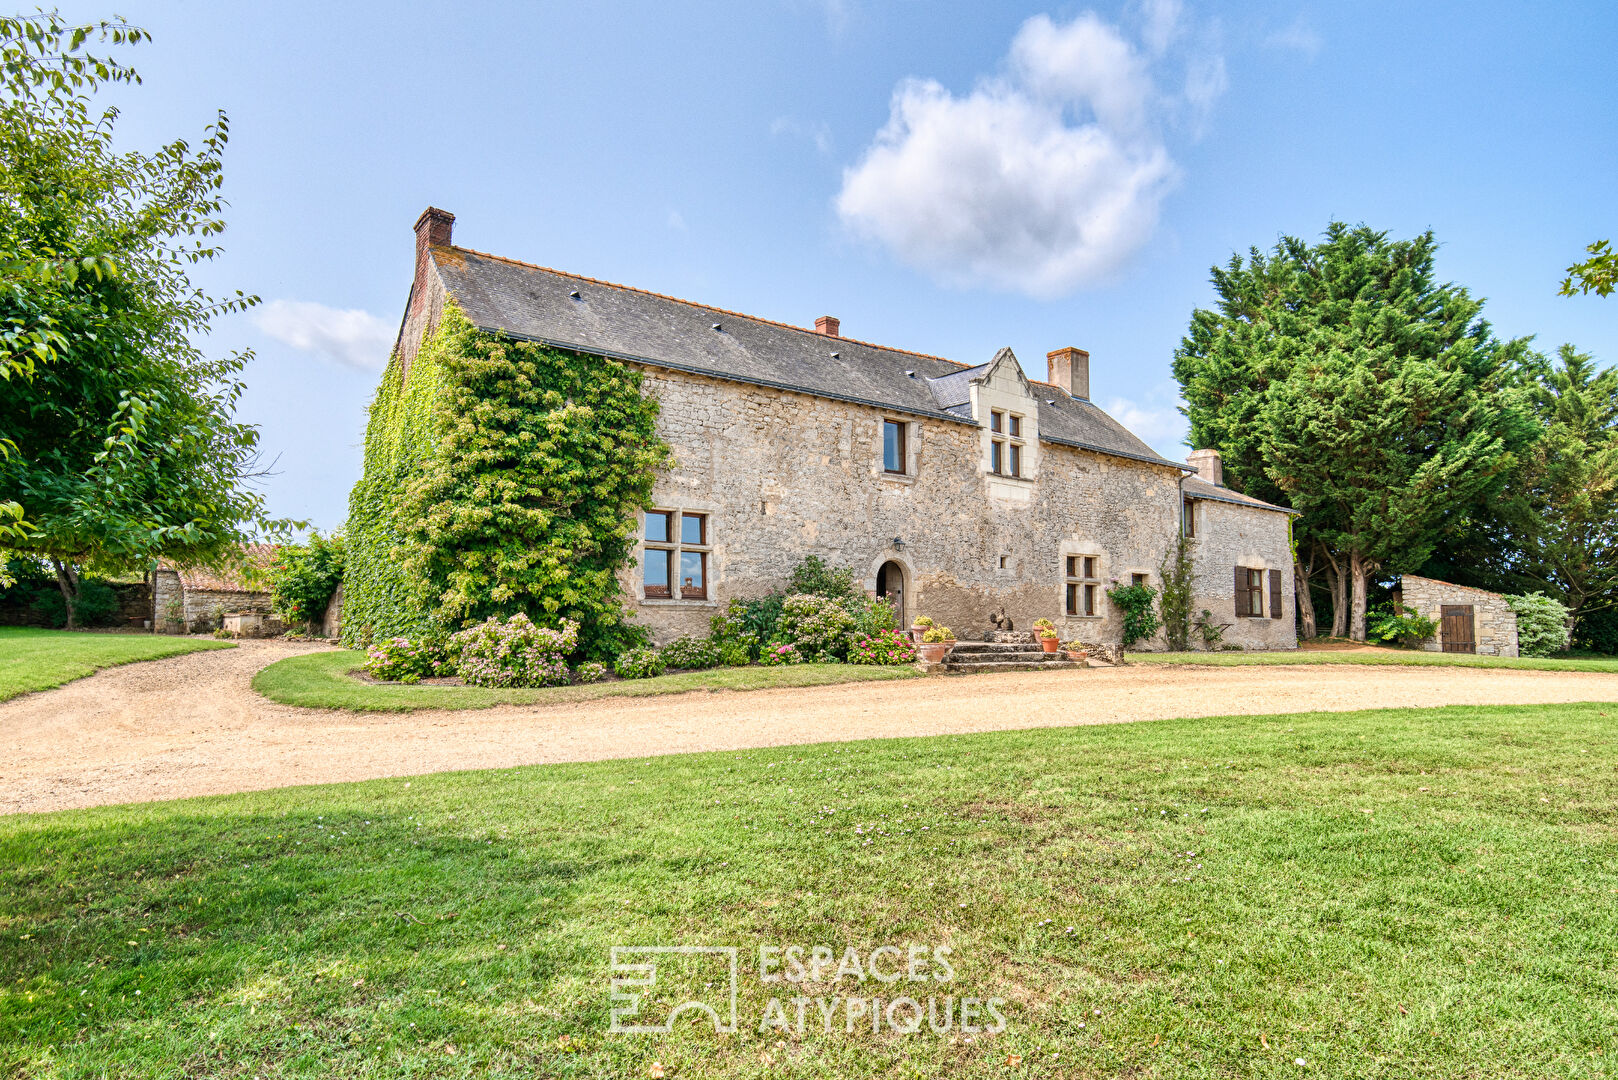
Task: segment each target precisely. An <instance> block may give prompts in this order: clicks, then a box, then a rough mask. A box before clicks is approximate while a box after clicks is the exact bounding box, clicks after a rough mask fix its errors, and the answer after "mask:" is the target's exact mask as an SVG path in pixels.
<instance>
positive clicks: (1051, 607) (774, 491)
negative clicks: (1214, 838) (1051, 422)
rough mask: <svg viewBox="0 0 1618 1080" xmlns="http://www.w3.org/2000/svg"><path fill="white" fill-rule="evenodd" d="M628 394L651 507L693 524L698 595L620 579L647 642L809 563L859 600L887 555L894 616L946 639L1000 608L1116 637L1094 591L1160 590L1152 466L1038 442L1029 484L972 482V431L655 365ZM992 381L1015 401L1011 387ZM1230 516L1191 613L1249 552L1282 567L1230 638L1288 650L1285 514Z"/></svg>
mask: <svg viewBox="0 0 1618 1080" xmlns="http://www.w3.org/2000/svg"><path fill="white" fill-rule="evenodd" d="M1008 378H1009V379H1011V380H1012V381H1013V382H1014V381H1015V379H1016V376H1015V373H1014V372H1010V373H1008ZM645 389H646V391H647V392H648V393H651V394H653V395H655V396H656V397H657V398H658V399H659V401H660V402H661V406H662V411H661V416H660V419H659V422H658V429H659V433H660V434H661V435H662V436H663V438H664V439H666V440H667V441H668V442H669V444H670V445H671V446H672V447H673V449H674V454H675V458H676V462H677V463H676V465H675V466H674V467H673V468H671V469H670V470H668V472H667V473H666V474H665V475H664V476H663V477H661V478H660V480H659V482H658V485H657V489H656V493H655V496H654V497H655V501H656V503H657V505H658V507H659V508H668V509H684V510H689V511H694V512H702V513H706V514H709V515H710V519H709V529H710V535H709V537H708V539H709V541H710V543H711V553H710V560H709V561H710V570H709V576H710V585H709V590H708V599H706V600H679V599H671V600H647V599H644V598H643V597H642V591H641V588H640V585H641V579H640V572H639V570H638V568H637V569H636V570H634V571H632V572H629V573H626V574H625V575H624V582H625V586H626V592H627V593H628V595H630V596H631V597H633V598H635V601H636V606H637V608H638V609H639V611H640V615H641V620H642V623H643V625H646V626H647V627H648V628H649V629H651V630H652V632H653V636H654V638H655V639H656V640H657V641H659V642H663V641H667V640H669V639H670V638H673V637H677V636H680V635H685V634H691V635H702V634H706V633H707V632H708V620H709V618H710V617H711V616H712V615H714V614H716V613H717V612H719V611H721V610H722V609H723V606H724V604H725V602H726V601H727V600H728V599H729V598H730V597H733V596H754V595H758V594H761V593H764V592H768V591H770V590H772V589H776V588H779V587H781V586H782V585H783V584H784V582H785V579H786V575H787V574H788V572H789V571H790V570H791V568H792V567H793V566H794V565H796V564H797V563H798V562H800V561H801V560H802V559H803V558H804V557H805V556H807V555H810V554H818V555H820V556H821V557H823V558H824V559H826V560H827V561H828V562H829V563H832V564H833V565H840V566H851V567H853V568H855V570H856V572H857V573H858V574H859V575H860V576H861V578H862V581H863V584H864V586H865V587H866V588H867V589H869V590H872V591H874V590H875V588H876V575H877V571H878V568H879V567H880V566H881V565H882V564H883V563H884V562H885V561H888V560H892V561H893V562H895V563H897V564H899V565H900V566H901V567H902V568H903V570H904V577H905V591H906V600H905V608H906V610H905V616H906V617H907V618H913V617H914V616H916V615H918V614H926V615H930V616H932V617H933V618H934V619H936V620H938V621H939V622H941V623H943V624H945V625H947V626H950V627H951V628H953V629H954V630H955V632H956V634H957V635H958V636H960V637H962V638H963V639H974V638H979V637H981V636H982V634H983V633H984V632H985V631H987V630H989V629H990V624H989V618H990V616H991V614H993V613H994V612H996V611H998V610H1000V609H1001V608H1002V607H1004V608H1005V610H1006V612H1007V613H1008V614H1009V615H1010V616H1011V618H1012V620H1013V621H1014V622H1015V624H1016V625H1017V626H1018V627H1019V628H1024V627H1027V626H1029V625H1030V624H1031V623H1032V622H1033V620H1034V619H1036V618H1040V617H1047V618H1051V619H1053V620H1054V621H1055V622H1056V623H1057V624H1058V626H1059V627H1061V628H1062V632H1063V636H1064V637H1077V638H1080V639H1082V640H1086V641H1095V642H1101V641H1115V640H1117V639H1118V637H1119V636H1120V628H1121V618H1120V616H1119V615H1118V614H1117V613H1116V612H1112V611H1109V610H1108V604H1107V602H1106V600H1105V596H1104V593H1105V589H1106V588H1108V587H1110V586H1111V585H1112V584H1113V583H1115V582H1122V583H1124V584H1128V582H1129V580H1130V575H1131V574H1132V573H1142V574H1145V575H1146V576H1147V580H1148V582H1149V583H1150V584H1152V585H1154V586H1156V585H1158V584H1160V582H1159V580H1158V567H1159V564H1160V562H1161V560H1162V558H1163V555H1164V553H1165V552H1166V551H1167V550H1168V549H1169V547H1170V545H1172V544H1173V542H1174V539H1175V536H1176V530H1177V529H1178V522H1179V503H1180V495H1179V483H1178V481H1179V476H1180V473H1179V472H1178V471H1177V470H1175V469H1172V468H1169V467H1167V466H1160V465H1153V464H1150V463H1144V462H1134V461H1131V460H1128V459H1123V458H1116V457H1111V456H1108V455H1104V454H1098V453H1094V452H1090V451H1085V450H1078V449H1073V448H1069V447H1064V446H1057V445H1053V444H1049V443H1045V444H1038V445H1037V449H1035V450H1034V451H1033V452H1032V453H1030V454H1029V455H1028V457H1027V459H1026V464H1025V472H1027V473H1028V474H1029V475H1028V477H1027V478H1025V479H1022V480H1013V479H1010V478H1005V477H995V476H992V475H990V474H989V470H988V460H987V448H986V441H985V440H984V438H983V435H982V431H981V429H980V428H978V427H975V426H973V425H971V424H966V423H951V422H949V421H944V420H934V419H929V418H915V417H902V416H897V415H896V414H889V413H885V412H884V411H883V410H881V409H877V408H874V407H866V406H860V405H855V404H850V403H844V402H836V401H827V400H823V399H819V398H814V397H810V396H807V395H802V394H796V393H792V392H788V391H780V390H774V389H770V388H766V387H752V386H745V385H738V384H734V383H726V382H722V381H720V380H716V379H708V378H704V377H699V376H689V375H684V374H671V373H667V372H660V371H657V370H652V371H649V372H648V373H647V377H646V383H645ZM991 389H993V390H994V391H995V392H996V393H997V394H1001V393H1005V394H1015V393H1022V394H1024V395H1025V396H1026V395H1027V393H1028V391H1027V389H1026V384H1025V385H1024V388H1023V389H1022V390H1020V391H1018V390H1015V389H1014V388H1013V387H1010V386H995V387H992V388H991ZM1044 392H1046V393H1049V392H1050V391H1049V389H1048V388H1044ZM998 404H999V399H998V398H997V407H998ZM1030 411H1032V409H1031V410H1030ZM888 416H891V417H893V418H898V419H903V420H905V421H906V422H907V423H909V425H910V427H909V442H910V457H911V463H912V471H911V474H910V475H907V476H889V475H887V474H885V473H884V472H883V470H882V443H881V437H882V420H883V418H884V417H888ZM1031 434H1032V433H1031ZM1231 510H1232V511H1234V513H1229V514H1227V513H1224V512H1222V511H1221V512H1219V513H1217V514H1216V515H1214V516H1213V519H1212V520H1210V524H1209V526H1208V531H1209V532H1210V533H1211V532H1212V531H1213V530H1215V529H1217V528H1222V527H1226V526H1227V525H1233V526H1234V527H1235V528H1236V529H1237V533H1238V534H1237V535H1236V536H1235V537H1234V538H1231V539H1228V540H1227V539H1220V540H1205V541H1203V542H1202V547H1201V548H1200V549H1199V551H1200V552H1201V554H1200V555H1199V559H1200V560H1201V561H1200V562H1199V566H1201V565H1202V564H1204V563H1205V564H1206V566H1207V570H1206V573H1205V580H1204V581H1203V582H1202V591H1204V592H1205V593H1206V594H1207V599H1206V601H1205V603H1206V605H1207V606H1209V607H1214V605H1216V604H1219V603H1221V602H1222V603H1223V605H1224V606H1223V610H1224V611H1225V612H1226V613H1229V612H1230V611H1232V610H1233V605H1234V596H1233V595H1232V586H1231V582H1232V565H1233V564H1229V563H1227V564H1225V565H1223V566H1219V565H1216V564H1217V562H1218V560H1219V559H1225V558H1230V557H1232V556H1231V553H1232V552H1235V551H1241V552H1250V553H1251V554H1250V556H1249V557H1251V558H1252V559H1254V560H1263V561H1262V562H1259V561H1255V562H1254V565H1264V566H1275V567H1277V568H1281V569H1283V581H1284V588H1285V589H1286V590H1287V598H1286V600H1287V602H1286V606H1285V609H1284V617H1283V618H1282V619H1279V620H1273V621H1272V620H1268V619H1266V620H1262V621H1254V622H1252V623H1251V624H1250V625H1244V626H1243V627H1242V628H1241V629H1240V630H1238V631H1234V632H1233V633H1232V635H1231V638H1230V639H1231V640H1233V641H1238V642H1240V643H1242V644H1246V645H1251V646H1254V647H1257V646H1263V647H1269V648H1276V647H1293V646H1294V645H1295V644H1296V639H1295V637H1294V635H1293V630H1292V604H1291V594H1290V590H1291V588H1292V576H1291V564H1290V556H1289V555H1288V554H1287V551H1288V548H1287V541H1286V519H1285V518H1284V517H1283V516H1282V515H1279V514H1274V513H1269V512H1261V511H1256V510H1249V509H1243V508H1239V507H1232V508H1231ZM1227 519H1228V520H1227ZM896 539H897V540H898V541H899V544H897V545H896V544H895V540H896ZM1067 555H1081V556H1082V555H1090V556H1095V557H1096V558H1097V560H1098V567H1097V570H1098V573H1097V577H1098V578H1099V580H1100V589H1099V590H1098V592H1099V593H1101V594H1102V595H1101V599H1100V609H1099V611H1100V613H1099V614H1098V616H1096V617H1094V618H1085V617H1075V618H1069V617H1067V616H1066V615H1065V596H1064V591H1065V584H1066V583H1065V578H1064V569H1065V567H1064V557H1065V556H1067ZM1215 610H1219V609H1218V608H1215ZM1247 622H1248V621H1247V620H1244V623H1247ZM1157 644H1158V645H1159V646H1160V645H1161V642H1158V643H1157ZM1148 647H1150V646H1148Z"/></svg>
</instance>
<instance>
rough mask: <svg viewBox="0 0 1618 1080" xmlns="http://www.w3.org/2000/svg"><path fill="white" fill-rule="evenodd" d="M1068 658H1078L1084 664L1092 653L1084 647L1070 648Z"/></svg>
mask: <svg viewBox="0 0 1618 1080" xmlns="http://www.w3.org/2000/svg"><path fill="white" fill-rule="evenodd" d="M1067 658H1068V659H1069V660H1076V661H1078V662H1079V663H1081V664H1082V663H1084V662H1085V661H1087V660H1089V659H1090V654H1089V653H1088V652H1086V651H1085V650H1083V649H1069V650H1068V651H1067Z"/></svg>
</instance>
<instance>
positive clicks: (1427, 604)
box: [1399, 574, 1517, 656]
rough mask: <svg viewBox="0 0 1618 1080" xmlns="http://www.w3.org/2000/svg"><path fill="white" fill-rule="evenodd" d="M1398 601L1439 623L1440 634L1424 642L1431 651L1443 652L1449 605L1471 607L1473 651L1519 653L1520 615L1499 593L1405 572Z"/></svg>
mask: <svg viewBox="0 0 1618 1080" xmlns="http://www.w3.org/2000/svg"><path fill="white" fill-rule="evenodd" d="M1399 602H1400V604H1401V605H1402V606H1403V608H1404V609H1405V610H1406V611H1413V612H1415V613H1417V614H1418V615H1424V616H1426V617H1427V618H1429V619H1432V620H1433V621H1434V622H1436V623H1438V634H1437V636H1436V637H1434V638H1433V640H1431V641H1427V642H1423V643H1422V648H1423V649H1426V650H1427V651H1428V652H1442V651H1444V646H1445V645H1446V644H1453V643H1451V642H1447V641H1446V634H1445V629H1444V619H1443V612H1444V607H1445V606H1446V605H1449V606H1455V607H1470V608H1471V609H1472V632H1473V640H1474V642H1475V649H1474V651H1475V652H1476V653H1477V654H1478V655H1479V656H1516V655H1517V615H1516V613H1515V612H1513V611H1512V610H1511V608H1510V607H1509V606H1508V605H1507V604H1506V598H1505V597H1504V596H1502V595H1501V594H1500V593H1494V592H1488V591H1487V590H1484V589H1472V588H1468V587H1467V586H1465V585H1451V584H1450V583H1449V582H1447V581H1438V580H1435V579H1434V578H1425V577H1417V576H1416V575H1415V574H1406V575H1404V577H1402V578H1401V579H1400V580H1399Z"/></svg>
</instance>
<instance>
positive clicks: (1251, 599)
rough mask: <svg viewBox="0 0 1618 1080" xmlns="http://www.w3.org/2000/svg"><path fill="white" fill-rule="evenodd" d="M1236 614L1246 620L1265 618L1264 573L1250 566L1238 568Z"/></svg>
mask: <svg viewBox="0 0 1618 1080" xmlns="http://www.w3.org/2000/svg"><path fill="white" fill-rule="evenodd" d="M1236 614H1237V615H1240V616H1243V617H1246V618H1262V617H1263V616H1264V571H1263V570H1259V569H1255V568H1253V567H1249V566H1238V567H1237V568H1236Z"/></svg>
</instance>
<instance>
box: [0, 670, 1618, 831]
mask: <svg viewBox="0 0 1618 1080" xmlns="http://www.w3.org/2000/svg"><path fill="white" fill-rule="evenodd" d="M320 647H321V646H313V645H307V644H298V643H292V642H279V641H271V642H244V643H242V644H241V646H240V647H238V648H235V649H222V650H219V651H215V652H200V653H191V654H189V655H187V656H180V657H174V658H171V659H166V660H154V661H149V662H145V663H139V664H130V665H127V666H124V667H118V668H112V669H110V670H108V671H104V672H102V673H100V674H98V675H93V676H91V677H90V678H87V679H81V680H79V681H78V682H75V683H70V684H68V685H67V686H64V687H61V688H60V689H57V690H49V691H46V692H44V693H39V694H30V695H27V696H25V697H21V698H16V699H13V700H12V701H9V702H6V703H4V704H0V813H21V812H35V811H43V810H61V809H65V808H68V807H79V806H98V805H102V804H107V803H124V802H148V801H152V800H157V799H174V798H181V797H183V796H187V795H212V794H220V793H225V792H233V791H253V790H258V789H262V788H274V787H285V786H288V785H293V784H315V783H330V782H333V781H341V780H364V779H370V778H374V777H382V776H409V775H416V774H420V773H430V772H442V771H445V770H451V769H485V768H499V767H506V766H512V765H530V764H537V763H542V762H555V761H593V760H599V759H603V758H615V757H639V756H643V755H652V754H674V753H686V752H691V751H698V750H736V749H743V748H749V747H763V746H781V745H791V744H795V743H806V742H829V741H843V740H849V739H870V738H888V737H893V736H902V735H941V734H950V733H957V732H970V731H999V730H1007V729H1015V728H1030V727H1047V726H1064V725H1076V724H1106V723H1118V722H1124V721H1132V720H1159V719H1167V718H1171V717H1180V716H1219V715H1228V714H1230V713H1280V712H1301V711H1307V710H1346V709H1367V708H1384V707H1391V706H1413V705H1424V706H1430V705H1487V704H1541V703H1552V702H1570V701H1618V676H1615V675H1602V674H1590V673H1582V672H1552V671H1512V670H1486V669H1468V670H1460V669H1453V668H1431V667H1408V668H1406V667H1351V666H1332V665H1319V666H1313V667H1302V666H1300V667H1230V668H1191V667H1183V668H1181V667H1175V668H1164V667H1158V666H1146V665H1141V666H1135V667H1126V668H1119V669H1101V668H1097V669H1093V670H1089V671H1059V672H1032V673H1022V672H1017V673H1008V674H999V675H974V676H965V677H959V678H932V679H927V680H916V681H908V680H907V681H903V682H889V683H853V684H848V685H843V686H828V687H822V688H818V689H812V690H801V689H800V690H758V691H752V692H747V693H717V694H710V693H694V694H679V695H666V696H662V697H650V698H617V699H607V700H602V701H593V702H585V703H581V704H577V705H561V706H545V707H534V706H503V707H500V708H494V709H481V710H476V711H469V712H418V713H403V714H401V713H350V712H340V711H334V710H314V709H296V708H292V707H290V706H285V705H277V704H274V703H273V702H270V701H268V700H266V699H264V698H262V697H260V696H258V695H257V694H255V693H253V692H252V690H251V689H249V686H248V684H249V682H250V681H251V679H252V677H253V674H254V673H255V672H257V671H258V670H259V669H261V668H263V667H264V666H265V665H267V664H269V663H271V662H273V661H275V660H279V659H281V658H282V657H286V656H293V655H296V654H298V653H303V652H310V651H313V650H314V649H317V648H320Z"/></svg>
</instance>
